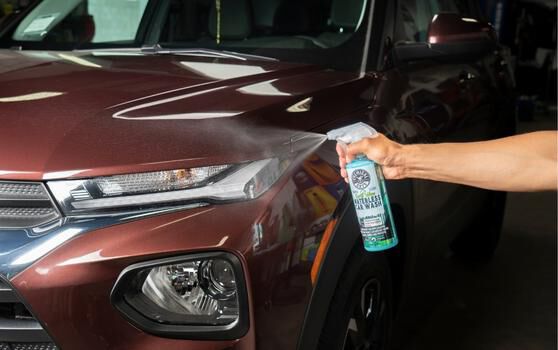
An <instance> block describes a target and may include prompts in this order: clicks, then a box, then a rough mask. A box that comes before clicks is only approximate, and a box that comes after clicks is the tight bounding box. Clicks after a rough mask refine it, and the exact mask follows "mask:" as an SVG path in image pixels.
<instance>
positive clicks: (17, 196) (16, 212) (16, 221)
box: [0, 181, 60, 229]
mask: <svg viewBox="0 0 558 350" xmlns="http://www.w3.org/2000/svg"><path fill="white" fill-rule="evenodd" d="M59 217H60V213H59V212H58V209H57V208H56V206H55V205H54V204H53V202H52V200H51V199H50V196H49V194H48V192H47V190H46V188H45V186H44V185H43V184H42V183H38V182H14V181H0V228H3V229H21V228H33V227H37V226H41V225H43V224H46V223H49V222H51V221H53V220H55V219H57V218H59Z"/></svg>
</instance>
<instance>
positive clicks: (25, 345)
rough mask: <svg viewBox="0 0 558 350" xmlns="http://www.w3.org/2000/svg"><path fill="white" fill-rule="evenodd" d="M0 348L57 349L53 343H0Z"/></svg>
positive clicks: (5, 349) (23, 349)
mask: <svg viewBox="0 0 558 350" xmlns="http://www.w3.org/2000/svg"><path fill="white" fill-rule="evenodd" d="M0 350H58V348H57V347H56V345H54V344H53V343H11V344H7V343H0Z"/></svg>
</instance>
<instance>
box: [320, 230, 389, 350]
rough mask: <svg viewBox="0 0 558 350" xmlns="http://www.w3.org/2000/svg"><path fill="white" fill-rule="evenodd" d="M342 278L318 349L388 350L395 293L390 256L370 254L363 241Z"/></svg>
mask: <svg viewBox="0 0 558 350" xmlns="http://www.w3.org/2000/svg"><path fill="white" fill-rule="evenodd" d="M341 276H342V277H341V278H340V280H339V283H338V285H337V288H336V290H335V294H334V296H333V298H332V301H331V304H330V306H329V310H328V314H327V318H326V321H325V324H324V327H323V329H322V334H321V335H320V339H319V343H318V344H319V346H318V349H320V350H353V349H359V350H365V349H366V350H368V349H370V350H383V349H388V348H389V346H388V345H389V336H390V334H391V326H392V317H393V315H392V309H393V305H392V304H393V293H392V280H391V272H390V268H389V264H388V260H387V258H386V256H385V255H384V254H383V253H381V252H380V253H378V252H376V253H370V252H366V251H365V250H364V247H363V244H362V241H361V240H359V241H358V242H357V244H356V245H355V247H354V248H353V251H352V253H351V255H350V256H349V259H348V260H347V263H346V264H345V267H344V269H343V273H342V275H341ZM370 306H372V307H370Z"/></svg>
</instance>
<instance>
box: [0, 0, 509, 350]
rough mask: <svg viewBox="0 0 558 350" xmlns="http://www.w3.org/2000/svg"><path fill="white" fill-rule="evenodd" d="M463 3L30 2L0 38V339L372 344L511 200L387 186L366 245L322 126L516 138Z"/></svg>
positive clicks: (417, 310) (474, 15)
mask: <svg viewBox="0 0 558 350" xmlns="http://www.w3.org/2000/svg"><path fill="white" fill-rule="evenodd" d="M478 18H479V13H478V9H477V8H476V7H475V6H474V2H469V1H462V0H430V1H412V0H402V1H397V2H395V1H373V0H370V1H366V0H350V1H347V0H305V1H291V0H250V1H249V0H215V1H214V0H211V1H209V0H182V1H179V0H160V1H154V0H125V1H124V0H110V1H109V0H87V1H86V0H68V1H55V0H43V1H36V2H34V3H33V4H32V6H29V7H28V8H27V9H25V10H23V11H21V12H20V13H19V14H17V16H15V17H12V18H10V21H8V22H7V24H6V22H5V23H4V26H3V27H2V29H1V30H0V47H3V49H2V50H0V121H1V123H0V349H2V350H8V349H9V350H12V349H35V348H36V346H42V347H41V348H42V349H55V348H60V349H96V350H97V349H223V350H224V349H255V348H258V349H266V350H273V349H304V350H310V349H385V348H387V347H388V345H389V344H392V345H394V346H396V345H397V344H401V343H402V342H403V341H404V339H405V335H406V334H408V333H407V332H408V331H409V329H410V328H412V327H413V326H414V325H415V324H416V323H417V322H420V321H421V320H422V319H423V318H424V317H425V316H424V315H425V314H426V312H427V309H428V305H429V303H428V300H429V298H428V296H429V295H431V294H432V291H433V290H434V291H436V290H438V289H437V286H439V285H440V283H441V282H442V281H443V276H444V273H445V271H444V266H445V264H444V261H445V260H446V259H447V257H448V251H449V249H450V248H451V249H452V250H453V251H454V253H456V254H458V255H461V256H466V257H473V258H481V259H486V258H488V257H490V256H491V254H492V253H493V252H494V249H495V248H496V245H497V241H498V235H499V231H500V224H501V220H502V210H503V206H504V202H505V196H504V194H502V193H498V192H491V191H485V190H480V189H474V188H470V187H466V186H460V185H451V184H442V183H437V182H432V181H424V180H416V181H415V180H413V181H411V180H404V181H389V182H388V191H389V194H390V200H391V203H392V211H393V213H394V216H395V224H396V227H397V231H398V234H399V236H400V244H399V245H398V246H397V247H396V248H394V249H391V250H389V251H386V252H383V253H366V252H365V251H364V249H363V245H362V240H361V238H360V234H359V229H358V224H357V221H356V215H355V212H354V208H353V206H352V202H351V198H350V194H349V193H348V192H347V185H346V184H345V183H344V182H343V181H342V178H341V177H340V176H339V169H338V165H337V155H336V153H335V144H334V143H333V142H324V141H323V137H322V136H320V135H323V134H324V133H325V132H327V131H328V130H330V129H332V128H336V127H340V126H344V125H347V124H349V123H353V122H357V121H363V122H366V123H369V124H370V125H372V126H374V127H375V128H377V129H378V130H380V131H381V132H383V133H385V134H387V135H388V136H389V137H391V138H393V139H396V140H398V141H400V142H403V143H415V142H444V141H471V140H483V139H489V138H494V137H499V136H504V135H508V134H511V133H513V129H514V118H513V113H512V111H511V108H512V105H513V104H512V103H510V102H511V101H512V100H511V91H512V90H511V89H512V83H511V80H510V76H509V74H508V69H507V67H506V60H505V57H502V54H501V51H500V48H499V47H498V44H497V41H496V38H495V36H494V34H493V31H492V29H491V27H490V25H488V24H486V23H484V22H482V21H480V20H479V19H478Z"/></svg>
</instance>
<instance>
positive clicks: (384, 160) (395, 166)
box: [336, 134, 405, 182]
mask: <svg viewBox="0 0 558 350" xmlns="http://www.w3.org/2000/svg"><path fill="white" fill-rule="evenodd" d="M404 147H405V146H404V145H401V144H399V143H397V142H394V141H391V140H390V139H388V138H387V137H385V136H384V135H382V134H378V135H376V136H375V137H367V138H364V139H362V140H360V141H358V142H354V143H351V144H350V145H342V144H340V143H337V147H336V150H337V154H338V155H339V166H340V168H341V176H343V178H344V179H345V182H348V175H347V169H346V166H347V164H348V163H350V162H351V161H352V160H353V159H354V158H355V157H356V156H357V155H358V154H364V155H366V157H367V158H368V159H370V160H372V161H374V162H376V163H378V164H380V165H381V166H382V172H383V174H384V177H385V178H386V179H403V178H405V172H404V163H403V158H404V157H403V152H404Z"/></svg>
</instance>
